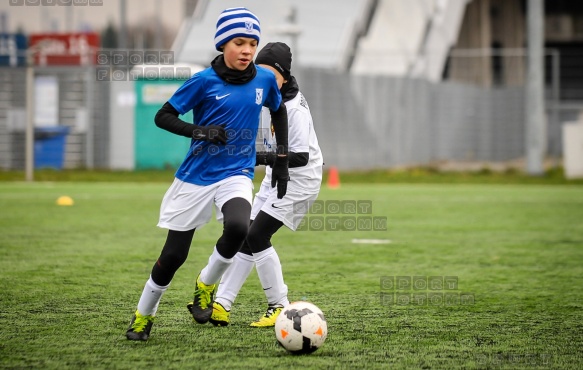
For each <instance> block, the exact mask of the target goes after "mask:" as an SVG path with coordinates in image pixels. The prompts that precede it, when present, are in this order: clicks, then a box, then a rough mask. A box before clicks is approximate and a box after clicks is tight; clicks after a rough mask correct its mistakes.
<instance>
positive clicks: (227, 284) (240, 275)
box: [215, 253, 255, 311]
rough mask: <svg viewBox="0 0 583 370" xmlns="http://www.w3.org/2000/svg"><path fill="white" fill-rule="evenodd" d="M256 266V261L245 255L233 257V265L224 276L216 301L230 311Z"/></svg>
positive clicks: (239, 254) (240, 254) (238, 254)
mask: <svg viewBox="0 0 583 370" xmlns="http://www.w3.org/2000/svg"><path fill="white" fill-rule="evenodd" d="M253 266H255V259H254V258H253V256H250V255H248V254H245V253H237V254H236V255H235V257H233V263H232V264H231V266H229V268H228V269H227V271H225V273H224V274H223V277H222V278H221V282H220V284H219V288H218V289H217V295H216V298H215V301H216V302H218V303H220V304H221V305H222V306H223V307H224V308H225V310H227V311H230V310H231V306H232V305H233V303H234V302H235V298H237V294H239V291H240V290H241V287H242V286H243V283H245V280H247V278H248V277H249V274H250V273H251V270H253Z"/></svg>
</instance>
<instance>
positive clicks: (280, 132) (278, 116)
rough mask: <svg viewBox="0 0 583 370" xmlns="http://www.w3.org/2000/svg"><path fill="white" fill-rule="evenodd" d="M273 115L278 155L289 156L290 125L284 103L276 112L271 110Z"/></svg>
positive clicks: (272, 121) (272, 120)
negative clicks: (288, 133) (288, 132)
mask: <svg viewBox="0 0 583 370" xmlns="http://www.w3.org/2000/svg"><path fill="white" fill-rule="evenodd" d="M269 113H270V114H271V123H272V124H273V131H274V133H275V140H276V142H277V150H276V152H277V154H288V153H287V150H288V135H287V131H288V123H287V109H286V108H285V104H284V103H283V101H282V102H281V105H280V106H279V108H278V109H277V110H276V111H273V110H269Z"/></svg>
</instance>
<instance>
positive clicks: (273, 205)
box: [271, 203, 281, 209]
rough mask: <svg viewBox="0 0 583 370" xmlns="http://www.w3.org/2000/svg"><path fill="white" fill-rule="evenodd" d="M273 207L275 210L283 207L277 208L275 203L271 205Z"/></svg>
mask: <svg viewBox="0 0 583 370" xmlns="http://www.w3.org/2000/svg"><path fill="white" fill-rule="evenodd" d="M271 206H272V207H273V208H277V209H281V207H278V206H276V205H275V203H271Z"/></svg>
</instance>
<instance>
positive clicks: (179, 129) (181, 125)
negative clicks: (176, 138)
mask: <svg viewBox="0 0 583 370" xmlns="http://www.w3.org/2000/svg"><path fill="white" fill-rule="evenodd" d="M178 115H179V113H178V111H177V110H176V109H175V108H174V107H173V106H172V104H170V103H168V102H166V103H165V104H164V105H163V106H162V108H160V110H159V111H158V113H156V117H154V123H156V126H158V127H160V128H161V129H164V130H166V131H169V132H171V133H173V134H176V135H180V136H186V137H189V138H192V132H193V131H194V129H195V128H196V127H197V125H194V124H192V123H188V122H185V121H183V120H181V119H180V118H178Z"/></svg>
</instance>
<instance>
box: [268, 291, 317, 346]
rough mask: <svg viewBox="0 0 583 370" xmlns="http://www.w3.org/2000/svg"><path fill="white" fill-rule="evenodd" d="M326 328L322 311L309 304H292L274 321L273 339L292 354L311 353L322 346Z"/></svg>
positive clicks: (301, 302)
mask: <svg viewBox="0 0 583 370" xmlns="http://www.w3.org/2000/svg"><path fill="white" fill-rule="evenodd" d="M327 335H328V326H327V325H326V319H325V318H324V314H323V313H322V310H320V309H319V308H318V307H316V306H315V305H313V304H312V303H309V302H303V301H300V302H293V303H291V304H289V305H288V306H287V307H285V308H284V309H283V310H282V311H281V313H280V314H279V316H278V317H277V320H276V321H275V337H276V338H277V341H278V342H279V344H280V345H281V346H282V347H283V348H285V349H286V350H288V351H289V352H291V353H293V354H306V353H312V352H314V351H315V350H317V349H318V348H320V347H321V346H322V344H324V341H325V340H326V336H327Z"/></svg>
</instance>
